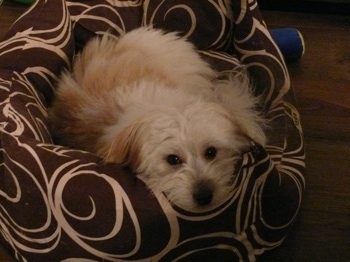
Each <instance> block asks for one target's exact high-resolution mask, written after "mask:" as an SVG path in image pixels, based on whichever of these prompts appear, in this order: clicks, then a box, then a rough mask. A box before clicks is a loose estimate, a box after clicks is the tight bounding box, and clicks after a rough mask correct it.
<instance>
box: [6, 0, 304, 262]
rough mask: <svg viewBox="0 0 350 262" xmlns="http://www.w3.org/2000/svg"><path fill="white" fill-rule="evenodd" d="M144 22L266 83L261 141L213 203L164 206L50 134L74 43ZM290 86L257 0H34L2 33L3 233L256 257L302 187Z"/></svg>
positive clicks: (292, 210)
mask: <svg viewBox="0 0 350 262" xmlns="http://www.w3.org/2000/svg"><path fill="white" fill-rule="evenodd" d="M41 21H45V23H41ZM72 25H73V27H72ZM142 25H153V26H155V27H161V28H164V29H166V30H177V31H181V33H182V35H183V36H184V37H186V38H188V39H189V40H190V41H193V43H195V44H196V45H197V47H198V48H199V49H200V50H201V51H200V52H201V54H202V55H203V57H205V59H207V61H209V62H210V63H211V64H212V65H213V67H214V68H216V69H217V70H219V71H222V72H226V71H230V70H234V69H235V68H236V67H238V66H239V65H241V64H244V65H246V66H247V67H248V69H249V70H250V73H251V75H252V76H254V77H255V81H256V82H257V84H258V85H257V92H258V93H259V92H263V93H264V95H265V99H266V101H265V107H264V110H265V113H266V117H267V118H268V119H269V120H270V122H271V126H272V127H273V128H272V129H271V130H270V131H269V132H270V133H268V136H269V138H270V143H269V145H268V146H266V148H265V149H264V148H261V147H260V146H258V145H256V146H252V148H251V151H250V152H247V153H246V154H244V155H243V157H242V163H241V164H240V166H239V173H238V177H237V179H236V181H235V183H236V184H235V188H236V190H235V191H234V192H232V194H231V195H230V196H229V197H228V199H227V201H225V203H223V204H222V205H221V206H220V207H218V208H216V209H215V210H212V211H210V212H207V213H191V212H187V211H184V210H181V209H179V208H177V207H172V206H171V205H170V204H169V203H168V201H167V200H166V198H165V197H164V196H163V195H156V196H153V195H151V194H150V193H149V191H148V189H147V188H146V187H145V186H144V184H143V183H142V181H139V180H137V179H135V178H134V177H133V175H132V174H130V173H129V172H128V171H127V170H123V169H121V168H119V167H113V166H111V165H109V166H106V165H102V164H100V159H99V158H97V157H96V156H94V155H92V154H90V153H88V152H82V151H78V150H73V149H69V148H64V147H60V146H56V145H53V144H52V138H51V136H50V134H49V131H48V128H47V123H46V106H47V105H48V104H49V103H50V101H51V98H52V95H53V88H54V82H55V80H56V79H57V76H58V75H59V74H60V70H61V69H62V68H63V67H66V68H69V67H70V61H71V60H72V59H73V55H74V51H75V50H74V46H75V45H74V44H77V45H78V46H79V45H83V44H84V42H85V41H87V39H88V38H89V37H92V36H93V35H94V34H102V33H103V34H104V33H106V32H107V31H108V32H109V33H110V34H114V35H116V36H118V35H120V34H121V33H122V32H124V31H128V30H131V29H133V28H135V27H138V26H142ZM73 33H74V35H73ZM73 37H74V39H76V40H75V41H76V42H75V43H74V41H73ZM79 41H81V42H79ZM24 57H25V58H26V59H23V58H24ZM289 92H290V79H289V75H288V72H287V69H286V66H285V64H284V62H283V59H282V57H281V53H280V52H279V50H278V48H277V46H276V45H275V44H274V43H273V41H272V40H271V36H270V34H269V32H268V30H267V28H266V27H265V24H264V22H263V20H262V19H261V18H260V17H259V12H258V6H257V3H256V1H255V0H251V1H249V2H248V1H247V0H241V2H239V1H232V2H231V1H230V0H199V1H183V0H173V1H169V0H144V1H141V0H129V1H122V0H106V1H105V2H101V1H98V0H91V1H89V2H85V1H81V2H79V1H63V0H61V1H44V0H38V1H37V2H36V3H35V4H34V5H33V6H32V7H31V8H30V10H29V11H28V12H26V13H25V14H24V15H23V16H22V17H21V18H20V19H19V20H18V21H17V22H16V24H15V25H14V26H13V27H12V29H11V30H10V32H9V33H8V35H7V37H6V38H5V39H4V41H3V42H1V43H0V112H1V114H0V135H1V148H0V241H1V242H2V243H3V244H5V245H7V246H8V247H9V248H10V249H11V250H12V251H13V252H14V254H15V256H16V258H17V259H18V260H19V261H101V260H105V261H206V260H208V259H212V257H215V259H216V260H217V261H254V260H255V258H256V256H257V255H259V254H261V253H263V252H264V250H267V249H272V248H275V247H276V246H278V245H280V244H281V243H282V241H283V239H284V237H285V235H286V233H287V231H288V229H289V228H290V225H291V223H292V222H293V221H294V219H295V216H296V214H297V212H298V209H299V206H300V203H301V199H302V195H303V191H304V186H305V180H304V177H303V169H304V157H305V156H304V149H303V137H302V129H301V126H300V121H299V115H298V111H297V109H296V108H295V107H294V106H293V104H292V101H290V100H289ZM276 206H277V208H276ZM276 210H277V211H276Z"/></svg>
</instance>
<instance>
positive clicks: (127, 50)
mask: <svg viewBox="0 0 350 262" xmlns="http://www.w3.org/2000/svg"><path fill="white" fill-rule="evenodd" d="M217 77H218V74H217V73H216V72H215V71H214V70H212V69H211V68H210V67H209V66H208V64H207V63H205V62H204V61H203V60H202V59H201V58H200V56H199V55H198V53H197V52H196V51H195V49H194V48H193V45H191V44H190V43H188V42H187V41H185V40H183V39H180V38H179V37H178V36H177V35H176V34H175V33H167V34H165V33H163V32H161V31H159V30H153V29H149V28H141V29H137V30H134V31H132V32H129V33H127V34H125V35H124V36H122V37H120V39H118V41H116V40H113V39H111V38H108V37H103V38H95V39H93V40H92V41H90V42H89V43H88V44H87V45H86V47H85V49H84V50H83V52H82V54H80V55H78V56H77V58H76V61H75V65H74V68H73V72H72V74H68V73H67V74H65V75H64V76H63V77H62V80H61V81H60V83H59V89H58V92H57V98H56V100H55V102H54V104H53V106H52V108H51V109H50V112H49V117H50V120H51V123H52V128H53V132H54V133H55V135H56V136H57V137H58V138H59V141H60V142H61V143H62V144H64V145H67V146H71V147H75V148H81V149H84V150H89V151H92V152H94V153H96V154H97V155H99V156H101V157H102V158H104V160H105V161H106V162H113V163H117V164H120V165H127V166H129V167H130V168H131V169H132V171H134V172H135V173H136V174H137V175H138V177H140V178H141V179H142V180H143V181H144V182H145V183H146V184H147V185H148V187H149V188H150V189H151V190H152V191H153V192H157V193H159V192H163V193H164V194H165V195H166V196H167V197H168V199H169V200H170V201H171V202H172V203H174V204H176V205H178V206H180V207H182V208H184V209H188V210H191V211H202V210H207V209H210V208H214V207H215V206H217V205H219V204H220V203H222V201H224V199H225V198H227V195H228V194H229V192H231V191H232V190H233V188H232V187H233V180H234V178H235V175H234V173H235V162H236V160H237V159H238V158H239V157H240V154H241V152H242V150H245V149H247V147H249V144H250V138H251V139H254V140H255V141H256V142H258V143H261V144H264V142H265V136H264V133H263V131H262V128H261V123H262V120H261V118H260V116H259V114H258V113H257V112H256V111H255V106H256V99H255V98H253V96H252V95H251V92H250V87H249V85H248V84H247V82H244V81H237V79H238V78H237V77H233V78H229V79H228V80H225V81H219V80H215V79H216V78H217ZM214 149H215V150H216V155H215V154H214V157H213V152H214V151H215V150H214ZM207 151H208V152H209V153H208V154H207V155H206V152H207ZM175 155H176V156H178V158H179V159H180V160H181V163H178V164H174V163H172V164H170V163H169V161H171V160H168V159H169V158H171V159H172V161H173V160H174V156H175ZM169 156H172V157H169Z"/></svg>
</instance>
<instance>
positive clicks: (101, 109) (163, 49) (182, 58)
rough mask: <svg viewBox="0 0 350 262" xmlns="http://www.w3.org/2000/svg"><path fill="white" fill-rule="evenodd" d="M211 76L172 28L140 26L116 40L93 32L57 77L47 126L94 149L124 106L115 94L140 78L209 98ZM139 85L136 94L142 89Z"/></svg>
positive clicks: (130, 87) (76, 143) (62, 138)
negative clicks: (71, 63) (67, 70)
mask: <svg viewBox="0 0 350 262" xmlns="http://www.w3.org/2000/svg"><path fill="white" fill-rule="evenodd" d="M214 77H215V72H214V71H213V70H212V69H211V68H210V67H209V66H208V65H207V64H206V62H204V61H203V60H202V59H201V58H200V56H199V54H198V53H197V52H196V51H195V49H194V47H193V45H192V44H190V43H188V42H187V41H185V40H183V39H180V37H179V36H177V35H176V34H175V33H167V34H165V33H164V32H162V31H160V30H153V29H150V28H140V29H136V30H134V31H131V32H129V33H126V34H125V35H123V36H121V37H120V38H119V39H118V40H116V39H114V38H112V37H109V36H103V37H96V38H94V39H92V40H91V41H90V42H88V43H87V45H86V47H85V48H84V49H83V51H82V53H80V54H78V55H77V57H76V59H75V62H74V66H73V72H72V73H66V74H64V75H63V76H62V78H61V80H60V82H59V85H58V91H57V95H56V99H55V101H54V104H53V106H52V108H51V109H50V110H49V119H50V122H51V125H52V131H53V133H54V135H55V136H56V137H58V138H59V140H58V142H59V143H60V144H63V145H66V146H72V147H75V148H81V149H84V150H88V151H92V152H95V151H96V147H98V145H97V144H96V141H98V138H99V137H101V135H102V132H103V130H104V129H105V128H106V127H108V126H110V125H112V124H115V123H116V122H118V120H119V116H120V114H121V113H122V111H123V110H124V108H122V106H120V103H119V101H116V100H118V99H119V100H120V99H122V97H123V96H124V94H126V93H128V95H129V96H130V92H133V91H132V90H133V89H134V88H135V87H136V89H137V87H139V86H140V83H141V82H143V83H151V84H149V85H148V86H150V87H152V86H156V87H157V86H158V88H167V89H175V90H180V91H181V92H187V93H188V94H195V95H196V96H197V97H199V96H202V97H208V98H210V97H213V94H212V93H213V90H212V82H211V79H212V78H214ZM143 89H144V90H142V92H140V94H141V95H143V94H145V93H146V92H148V91H147V90H146V89H147V88H145V85H143ZM152 91H153V92H154V90H150V91H149V92H150V93H151V92H152ZM136 92H137V90H136ZM125 96H126V95H125ZM139 96H140V95H139ZM184 97H186V96H184ZM126 99H128V98H126ZM169 99H170V100H171V99H172V98H171V97H170V98H169ZM164 103H165V102H164Z"/></svg>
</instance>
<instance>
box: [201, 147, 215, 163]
mask: <svg viewBox="0 0 350 262" xmlns="http://www.w3.org/2000/svg"><path fill="white" fill-rule="evenodd" d="M216 153H217V150H216V148H215V147H208V148H207V149H206V150H205V153H204V157H205V158H206V159H208V160H212V159H214V158H215V157H216Z"/></svg>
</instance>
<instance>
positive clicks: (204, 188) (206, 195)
mask: <svg viewBox="0 0 350 262" xmlns="http://www.w3.org/2000/svg"><path fill="white" fill-rule="evenodd" d="M192 197H193V199H194V201H195V203H196V204H197V205H198V206H202V207H204V206H208V205H210V204H211V203H212V201H213V198H214V186H213V185H212V183H210V182H209V181H200V182H199V183H197V184H196V185H195V186H194V190H193V194H192Z"/></svg>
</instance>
